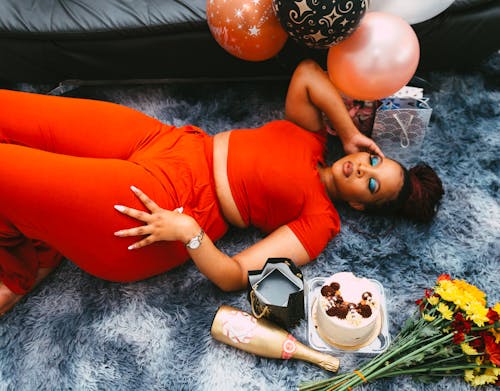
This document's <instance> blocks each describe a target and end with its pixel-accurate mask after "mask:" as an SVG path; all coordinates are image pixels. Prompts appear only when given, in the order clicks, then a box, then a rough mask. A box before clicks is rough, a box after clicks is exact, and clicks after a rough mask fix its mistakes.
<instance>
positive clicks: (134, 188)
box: [130, 186, 139, 193]
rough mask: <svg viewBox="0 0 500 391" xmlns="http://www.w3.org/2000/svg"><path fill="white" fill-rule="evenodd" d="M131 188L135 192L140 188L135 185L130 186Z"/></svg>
mask: <svg viewBox="0 0 500 391" xmlns="http://www.w3.org/2000/svg"><path fill="white" fill-rule="evenodd" d="M130 189H131V190H132V191H133V192H134V193H137V192H138V191H139V189H138V188H137V187H135V186H130Z"/></svg>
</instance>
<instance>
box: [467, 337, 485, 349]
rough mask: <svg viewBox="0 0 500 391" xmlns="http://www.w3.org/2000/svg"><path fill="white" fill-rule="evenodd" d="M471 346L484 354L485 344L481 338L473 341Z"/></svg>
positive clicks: (470, 343)
mask: <svg viewBox="0 0 500 391" xmlns="http://www.w3.org/2000/svg"><path fill="white" fill-rule="evenodd" d="M476 335H477V334H476ZM469 345H470V346H472V347H473V348H474V349H476V350H477V351H478V352H482V351H483V350H484V343H483V340H482V339H481V338H477V339H473V340H471V341H470V342H469Z"/></svg>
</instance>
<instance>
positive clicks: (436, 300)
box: [427, 296, 439, 305]
mask: <svg viewBox="0 0 500 391" xmlns="http://www.w3.org/2000/svg"><path fill="white" fill-rule="evenodd" d="M427 301H428V302H429V304H430V305H436V304H437V303H439V297H437V296H431V297H429V298H428V299H427Z"/></svg>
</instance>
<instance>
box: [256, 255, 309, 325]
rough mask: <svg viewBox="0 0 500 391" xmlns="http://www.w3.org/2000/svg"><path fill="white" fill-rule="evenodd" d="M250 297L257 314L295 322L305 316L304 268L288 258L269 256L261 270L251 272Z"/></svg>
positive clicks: (288, 323) (281, 322)
mask: <svg viewBox="0 0 500 391" xmlns="http://www.w3.org/2000/svg"><path fill="white" fill-rule="evenodd" d="M248 300H249V301H250V304H251V306H252V313H253V315H254V316H255V317H256V318H262V317H265V318H267V319H269V320H271V321H273V322H275V323H277V324H279V325H280V326H282V327H284V328H286V329H288V328H290V327H292V326H294V325H295V324H296V323H297V322H298V321H299V320H300V319H303V318H304V316H305V313H304V278H303V276H302V272H301V271H300V269H299V268H298V267H297V266H296V265H295V264H294V263H293V262H292V261H291V260H290V259H288V258H269V259H268V260H267V261H266V264H265V265H264V268H263V269H262V270H250V271H249V272H248Z"/></svg>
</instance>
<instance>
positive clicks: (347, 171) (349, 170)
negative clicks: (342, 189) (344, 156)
mask: <svg viewBox="0 0 500 391" xmlns="http://www.w3.org/2000/svg"><path fill="white" fill-rule="evenodd" d="M342 171H343V172H344V175H345V177H346V178H349V177H350V176H351V174H352V171H353V165H352V162H345V163H344V165H343V166H342Z"/></svg>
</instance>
